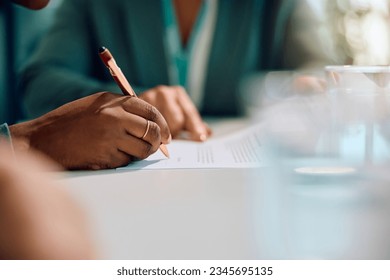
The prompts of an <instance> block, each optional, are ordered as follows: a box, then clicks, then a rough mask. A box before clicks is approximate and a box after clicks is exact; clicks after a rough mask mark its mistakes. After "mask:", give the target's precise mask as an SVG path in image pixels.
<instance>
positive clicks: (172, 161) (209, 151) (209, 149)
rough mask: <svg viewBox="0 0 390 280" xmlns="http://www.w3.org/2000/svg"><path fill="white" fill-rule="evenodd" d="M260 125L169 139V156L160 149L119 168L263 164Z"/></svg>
mask: <svg viewBox="0 0 390 280" xmlns="http://www.w3.org/2000/svg"><path fill="white" fill-rule="evenodd" d="M261 136H262V132H261V126H260V125H257V126H252V127H249V128H246V129H243V130H240V131H237V132H234V133H232V134H229V135H226V136H224V137H220V138H214V139H213V138H211V139H210V140H208V141H206V142H203V143H200V142H192V141H185V140H173V141H172V142H171V143H170V144H169V145H167V148H168V150H169V154H170V158H169V159H168V158H166V157H165V156H164V155H163V154H162V153H161V151H160V150H158V151H157V152H156V153H154V154H153V155H151V156H149V157H148V158H147V159H144V160H140V161H135V162H132V163H130V164H129V165H128V166H126V167H121V168H119V169H182V168H251V167H259V166H264V165H265V164H266V160H265V155H264V151H263V150H264V149H263V147H262V141H261V138H262V137H261Z"/></svg>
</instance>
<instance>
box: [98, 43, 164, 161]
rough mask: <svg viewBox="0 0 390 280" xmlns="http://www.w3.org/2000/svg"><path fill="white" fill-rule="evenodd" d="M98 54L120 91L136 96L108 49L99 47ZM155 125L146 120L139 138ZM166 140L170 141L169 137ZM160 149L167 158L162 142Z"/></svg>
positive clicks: (151, 121)
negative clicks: (143, 130)
mask: <svg viewBox="0 0 390 280" xmlns="http://www.w3.org/2000/svg"><path fill="white" fill-rule="evenodd" d="M99 55H100V58H101V59H102V61H103V63H104V64H105V65H106V67H107V68H108V69H109V70H110V74H111V76H112V77H113V78H114V80H115V82H116V83H117V84H118V86H119V87H120V89H121V90H122V93H123V94H124V95H127V96H130V97H137V95H136V94H135V92H134V90H133V88H132V87H131V86H130V83H129V82H128V81H127V79H126V77H125V75H124V74H123V73H122V70H121V69H120V68H119V67H118V65H117V64H116V61H115V59H114V57H113V56H112V55H111V53H110V51H109V50H108V49H107V48H105V47H101V48H100V49H99ZM156 125H157V124H155V123H154V122H153V120H146V125H145V132H144V133H143V135H142V136H141V137H140V138H141V139H143V140H146V137H148V135H149V133H150V131H151V127H152V126H153V127H154V128H156V127H155V126H156ZM154 134H155V133H154ZM149 136H150V135H149ZM168 141H170V139H169V140H168ZM160 150H161V152H162V153H163V154H164V155H165V156H166V157H168V158H169V153H168V149H167V148H166V146H165V145H164V144H161V145H160Z"/></svg>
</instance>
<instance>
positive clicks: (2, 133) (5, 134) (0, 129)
mask: <svg viewBox="0 0 390 280" xmlns="http://www.w3.org/2000/svg"><path fill="white" fill-rule="evenodd" d="M0 137H2V138H5V139H7V140H8V141H10V142H11V133H10V131H9V128H8V124H6V123H3V124H0Z"/></svg>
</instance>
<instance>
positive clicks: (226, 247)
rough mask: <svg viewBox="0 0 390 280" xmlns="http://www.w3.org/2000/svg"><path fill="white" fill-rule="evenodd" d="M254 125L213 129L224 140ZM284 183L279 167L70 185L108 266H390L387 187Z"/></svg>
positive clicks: (121, 174) (100, 178) (101, 178)
mask: <svg viewBox="0 0 390 280" xmlns="http://www.w3.org/2000/svg"><path fill="white" fill-rule="evenodd" d="M247 123H248V122H247V121H243V120H230V121H224V122H213V123H212V126H213V127H214V129H215V132H216V137H218V135H223V134H224V133H228V132H229V131H232V130H235V129H237V128H240V127H243V126H245V125H246V124H247ZM273 171H276V172H273ZM273 176H274V177H273ZM280 176H283V174H281V173H280V172H278V170H276V169H272V168H262V169H208V170H207V169H186V170H184V169H183V170H138V171H132V170H126V171H116V170H105V171H97V172H96V171H94V172H69V173H66V178H65V179H64V180H63V181H65V182H66V184H67V186H68V187H67V188H68V189H69V190H70V192H71V193H72V194H73V195H74V196H75V198H76V199H77V200H78V202H79V203H80V205H81V206H82V207H83V208H84V209H85V212H86V215H87V217H88V219H89V221H90V226H91V232H93V236H94V238H95V239H96V244H97V246H98V248H99V249H100V250H101V258H104V259H262V258H265V259H302V258H314V259H322V258H325V259H345V258H346V259H377V258H382V259H383V258H389V257H390V246H389V245H390V241H389V240H390V219H389V218H388V217H389V214H390V203H389V202H390V199H389V198H390V193H389V191H388V190H387V184H386V183H384V182H383V181H381V182H380V183H377V184H371V183H370V184H366V182H365V181H358V184H355V183H356V181H348V178H347V179H341V181H340V180H339V181H337V183H336V184H335V183H334V182H333V181H332V182H329V181H327V184H321V178H320V179H319V181H318V180H317V179H314V181H313V180H312V179H310V178H309V180H308V181H304V182H303V183H301V184H298V185H297V184H295V185H294V184H292V185H291V186H290V187H288V186H285V185H284V184H283V182H284V181H283V180H280V178H279V177H280ZM275 178H277V179H276V180H277V181H278V182H279V183H275ZM298 179H299V178H298ZM272 180H274V181H272ZM299 180H300V179H299ZM305 180H306V179H305ZM312 181H313V182H312ZM280 182H282V183H280ZM345 182H346V183H345Z"/></svg>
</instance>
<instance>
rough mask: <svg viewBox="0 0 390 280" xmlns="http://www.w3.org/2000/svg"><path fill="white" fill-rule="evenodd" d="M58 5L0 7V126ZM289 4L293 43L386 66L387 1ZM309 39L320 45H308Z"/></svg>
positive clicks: (12, 110) (389, 53) (389, 40)
mask: <svg viewBox="0 0 390 280" xmlns="http://www.w3.org/2000/svg"><path fill="white" fill-rule="evenodd" d="M62 1H63V0H52V1H51V3H50V4H49V6H48V7H47V8H46V9H43V10H41V11H38V12H36V11H29V10H26V9H24V8H21V7H18V6H15V5H12V4H11V3H9V1H4V0H3V1H0V36H1V40H0V61H5V63H1V64H0V122H5V121H6V122H9V123H14V122H17V121H18V120H21V119H22V118H23V110H22V108H21V106H20V93H18V91H17V73H18V71H19V70H20V69H21V67H22V66H23V65H24V63H26V61H27V58H28V57H29V56H30V54H31V53H32V52H33V51H34V49H35V48H36V47H37V45H38V44H39V40H40V39H41V38H42V36H44V34H45V32H46V31H47V28H48V27H49V25H50V22H51V20H52V18H53V16H54V12H55V10H56V8H57V7H58V5H59V4H60V3H61V2H62ZM288 1H295V2H296V10H295V12H294V15H293V20H294V25H295V26H294V27H293V28H295V29H296V33H297V34H298V40H303V41H304V42H305V44H307V45H313V49H315V52H317V53H322V55H324V56H326V57H328V58H331V60H330V61H332V62H334V63H335V64H356V65H388V64H389V60H390V32H389V31H390V22H389V10H390V0H288ZM307 17H310V20H311V21H312V24H311V25H310V26H308V25H306V26H301V25H300V19H302V18H307ZM306 22H307V21H306ZM314 33H315V38H320V39H319V42H315V40H313V36H312V35H313V34H314ZM298 59H299V58H298ZM328 61H329V60H328ZM317 66H319V65H317Z"/></svg>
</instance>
